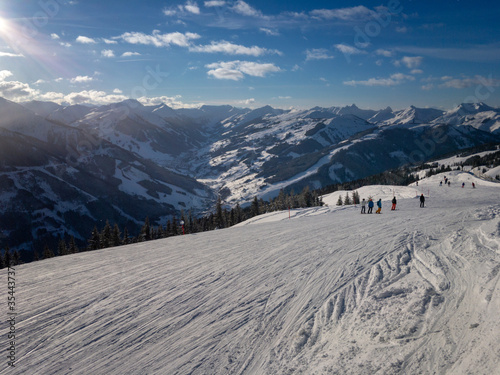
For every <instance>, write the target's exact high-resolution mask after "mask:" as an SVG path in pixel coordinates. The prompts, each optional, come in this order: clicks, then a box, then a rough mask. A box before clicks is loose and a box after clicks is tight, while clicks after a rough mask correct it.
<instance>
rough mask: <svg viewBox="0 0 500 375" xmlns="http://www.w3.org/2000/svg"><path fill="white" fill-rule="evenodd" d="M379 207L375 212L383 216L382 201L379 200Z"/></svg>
mask: <svg viewBox="0 0 500 375" xmlns="http://www.w3.org/2000/svg"><path fill="white" fill-rule="evenodd" d="M377 207H378V208H377V211H375V213H376V214H381V213H382V212H381V211H382V199H379V200H378V201H377Z"/></svg>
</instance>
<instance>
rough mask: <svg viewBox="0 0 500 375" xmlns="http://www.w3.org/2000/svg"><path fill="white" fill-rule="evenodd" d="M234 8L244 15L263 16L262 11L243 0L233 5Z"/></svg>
mask: <svg viewBox="0 0 500 375" xmlns="http://www.w3.org/2000/svg"><path fill="white" fill-rule="evenodd" d="M233 10H234V11H235V12H236V13H238V14H241V15H243V16H249V17H262V13H261V12H260V11H258V10H257V9H255V8H253V7H252V6H250V5H249V4H247V3H245V2H244V1H243V0H238V1H237V2H236V4H234V6H233Z"/></svg>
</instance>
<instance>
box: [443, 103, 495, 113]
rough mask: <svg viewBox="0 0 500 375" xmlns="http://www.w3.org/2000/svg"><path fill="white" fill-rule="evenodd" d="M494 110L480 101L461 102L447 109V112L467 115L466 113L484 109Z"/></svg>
mask: <svg viewBox="0 0 500 375" xmlns="http://www.w3.org/2000/svg"><path fill="white" fill-rule="evenodd" d="M492 110H494V109H493V108H492V107H490V106H489V105H487V104H484V103H482V102H479V103H462V104H460V105H458V106H457V107H455V108H454V109H452V110H451V111H449V113H459V114H461V115H467V114H474V113H478V112H484V111H492Z"/></svg>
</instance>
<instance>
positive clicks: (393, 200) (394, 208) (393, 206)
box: [391, 197, 397, 211]
mask: <svg viewBox="0 0 500 375" xmlns="http://www.w3.org/2000/svg"><path fill="white" fill-rule="evenodd" d="M396 203H397V200H396V197H394V198H392V208H391V211H396Z"/></svg>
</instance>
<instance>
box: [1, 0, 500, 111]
mask: <svg viewBox="0 0 500 375" xmlns="http://www.w3.org/2000/svg"><path fill="white" fill-rule="evenodd" d="M499 14H500V5H498V3H496V2H470V1H454V0H449V1H410V0H382V1H361V2H352V1H320V0H316V1H315V0H311V1H307V2H305V1H298V0H287V1H281V0H278V1H269V0H267V1H264V0H247V1H243V0H227V1H225V0H208V1H192V0H189V1H184V0H182V1H175V0H174V1H150V0H141V1H126V0H120V1H117V0H106V1H104V0H100V1H95V0H85V1H83V0H38V1H35V0H33V1H32V0H16V1H13V0H0V96H2V97H4V98H6V99H9V100H13V101H17V102H23V101H29V100H42V101H53V102H56V103H59V104H86V103H88V104H107V103H110V102H117V101H122V100H125V99H130V98H132V99H137V100H139V101H140V102H142V103H143V104H145V105H157V104H160V103H166V104H168V105H170V106H171V107H173V108H180V107H198V106H200V105H203V104H207V105H222V104H229V105H233V106H237V107H249V108H257V107H261V106H264V105H271V106H272V107H275V108H312V107H314V106H321V107H331V106H344V105H350V104H353V103H354V104H356V105H358V106H359V107H361V108H370V109H382V108H385V107H387V106H391V107H392V108H393V109H402V108H406V107H408V106H410V105H415V106H417V107H434V108H440V109H451V108H453V107H454V106H456V105H458V104H460V103H464V102H485V103H486V104H489V105H491V106H494V107H500V64H499V63H500V40H499V39H498V36H499V35H500V23H499V22H498V15H499Z"/></svg>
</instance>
